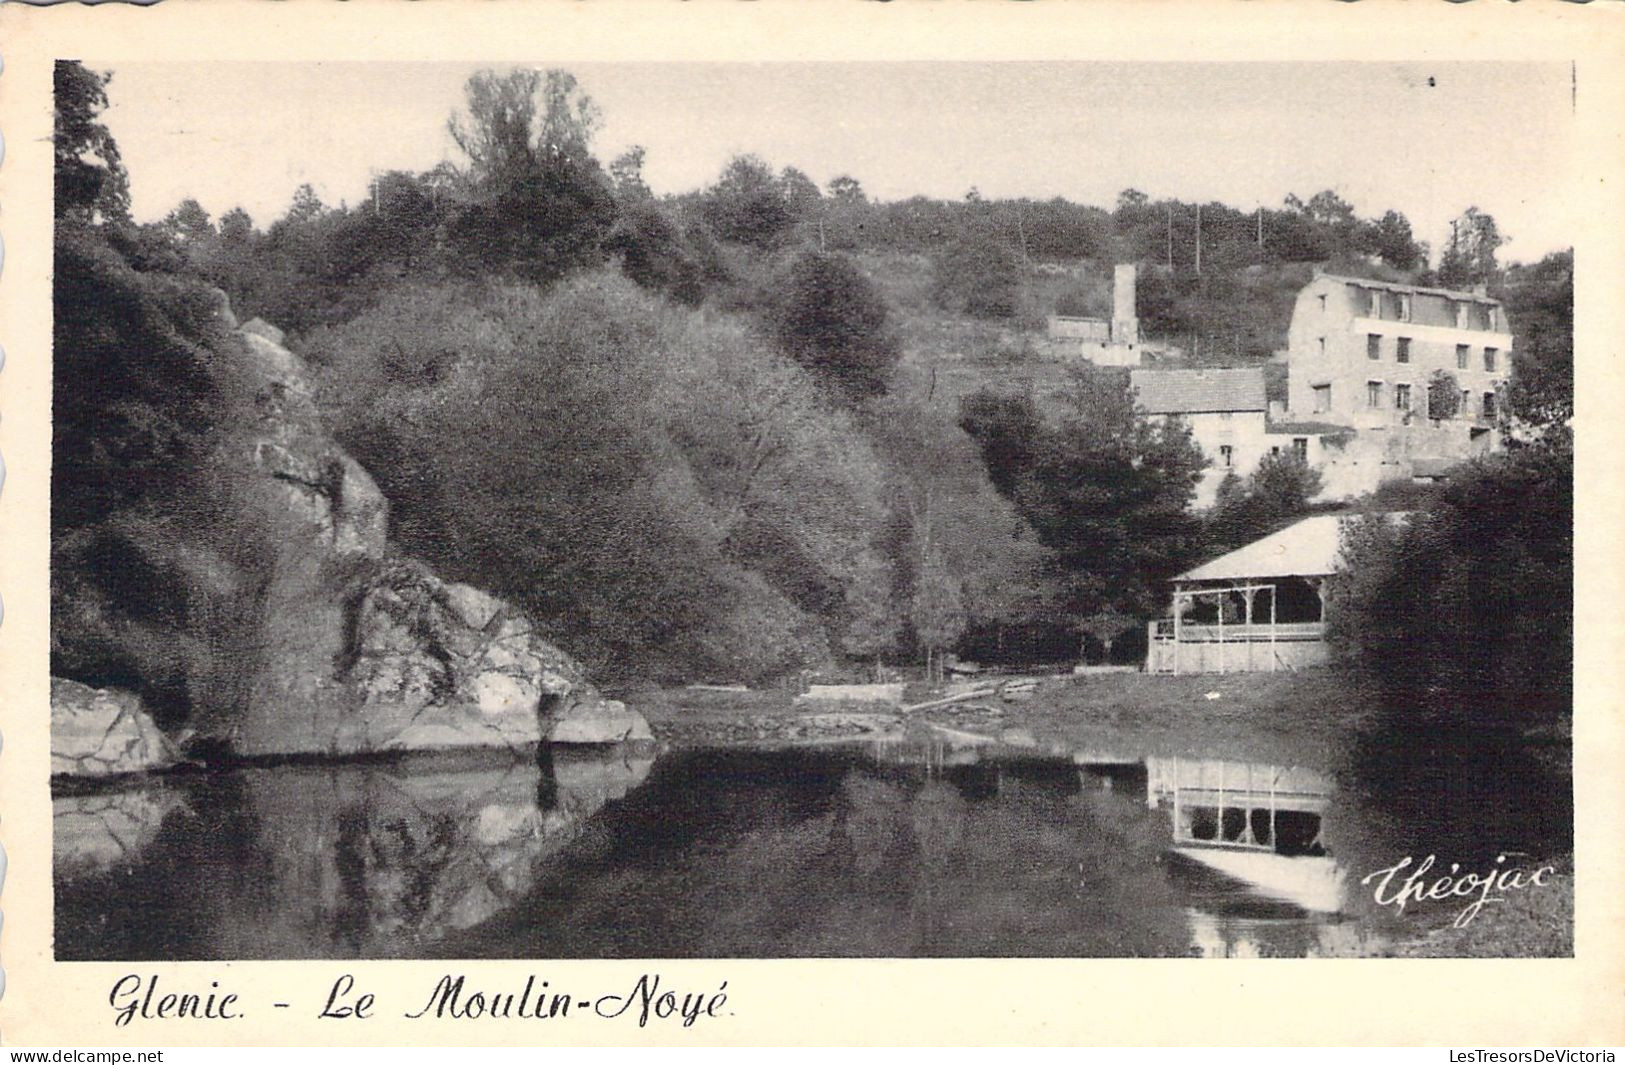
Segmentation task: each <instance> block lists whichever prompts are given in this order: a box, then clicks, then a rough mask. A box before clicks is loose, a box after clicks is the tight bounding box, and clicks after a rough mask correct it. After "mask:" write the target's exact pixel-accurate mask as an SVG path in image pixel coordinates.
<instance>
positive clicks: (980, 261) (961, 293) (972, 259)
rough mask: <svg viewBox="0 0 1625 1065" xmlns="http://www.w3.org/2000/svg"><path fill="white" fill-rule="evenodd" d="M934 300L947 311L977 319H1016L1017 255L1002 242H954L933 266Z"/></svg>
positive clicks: (944, 250)
mask: <svg viewBox="0 0 1625 1065" xmlns="http://www.w3.org/2000/svg"><path fill="white" fill-rule="evenodd" d="M932 273H933V286H932V297H933V298H934V299H935V300H936V302H937V304H938V305H939V306H941V307H943V308H944V309H946V310H950V311H955V312H958V313H962V314H969V315H972V316H973V317H977V318H1013V317H1015V314H1016V311H1017V309H1018V307H1019V305H1020V291H1019V288H1018V286H1017V279H1018V278H1019V276H1020V266H1019V265H1018V264H1017V262H1016V256H1015V253H1014V252H1012V251H1011V250H1010V247H1009V246H1008V245H1006V244H1004V243H1002V242H1000V241H996V240H993V239H990V238H985V237H984V238H967V239H964V240H959V241H955V242H954V243H952V244H950V245H949V246H948V247H946V248H944V249H943V250H942V251H941V252H940V253H938V254H937V256H936V257H935V259H934V261H933V263H932Z"/></svg>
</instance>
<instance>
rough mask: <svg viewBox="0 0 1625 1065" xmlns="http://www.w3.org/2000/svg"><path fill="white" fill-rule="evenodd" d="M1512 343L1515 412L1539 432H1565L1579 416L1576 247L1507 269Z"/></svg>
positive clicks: (1511, 400) (1511, 398) (1510, 398)
mask: <svg viewBox="0 0 1625 1065" xmlns="http://www.w3.org/2000/svg"><path fill="white" fill-rule="evenodd" d="M1506 310H1507V317H1508V318H1510V319H1511V321H1512V327H1513V329H1515V330H1516V331H1517V342H1516V343H1515V344H1514V345H1513V354H1512V386H1511V388H1510V390H1509V392H1508V396H1507V399H1508V403H1509V404H1510V406H1511V413H1512V415H1513V417H1515V418H1517V419H1518V420H1519V421H1520V422H1523V423H1524V424H1525V425H1528V426H1530V427H1532V428H1533V429H1534V432H1535V434H1536V435H1537V436H1539V435H1547V434H1551V433H1555V432H1561V431H1563V429H1564V428H1565V427H1566V426H1567V425H1568V422H1569V419H1571V418H1572V417H1573V416H1574V252H1573V251H1572V250H1566V251H1559V252H1553V253H1552V254H1550V255H1548V256H1546V257H1545V258H1544V259H1542V260H1541V261H1540V262H1538V263H1535V264H1534V265H1532V266H1516V267H1513V268H1512V269H1511V270H1509V271H1508V272H1507V279H1506Z"/></svg>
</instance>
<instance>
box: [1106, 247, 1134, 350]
mask: <svg viewBox="0 0 1625 1065" xmlns="http://www.w3.org/2000/svg"><path fill="white" fill-rule="evenodd" d="M1112 342H1113V343H1115V344H1138V343H1139V342H1140V317H1139V314H1138V313H1136V311H1135V300H1134V264H1133V263H1118V264H1117V269H1116V271H1115V272H1114V274H1113V276H1112Z"/></svg>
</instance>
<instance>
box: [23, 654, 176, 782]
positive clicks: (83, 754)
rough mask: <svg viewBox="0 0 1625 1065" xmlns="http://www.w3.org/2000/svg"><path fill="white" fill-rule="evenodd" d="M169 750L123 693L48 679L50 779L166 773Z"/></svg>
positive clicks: (170, 763) (172, 753)
mask: <svg viewBox="0 0 1625 1065" xmlns="http://www.w3.org/2000/svg"><path fill="white" fill-rule="evenodd" d="M177 761H179V756H178V754H177V753H176V751H175V748H174V747H173V746H172V745H171V744H170V742H169V741H168V740H167V739H166V738H165V737H164V734H163V732H161V731H160V730H159V728H158V726H157V725H156V724H155V723H154V722H153V720H152V718H151V717H149V716H148V715H147V713H146V712H145V711H144V710H142V708H141V700H140V699H138V698H137V697H136V696H134V695H132V694H130V693H129V692H121V691H108V690H105V689H98V688H92V687H90V686H88V685H85V684H80V683H78V682H76V681H71V680H61V679H59V678H55V677H53V678H52V679H51V773H52V775H53V776H55V775H59V774H61V775H66V776H76V777H107V776H117V775H119V774H121V773H144V772H148V771H150V770H155V769H167V768H169V767H170V766H173V765H174V764H175V763H176V762H177Z"/></svg>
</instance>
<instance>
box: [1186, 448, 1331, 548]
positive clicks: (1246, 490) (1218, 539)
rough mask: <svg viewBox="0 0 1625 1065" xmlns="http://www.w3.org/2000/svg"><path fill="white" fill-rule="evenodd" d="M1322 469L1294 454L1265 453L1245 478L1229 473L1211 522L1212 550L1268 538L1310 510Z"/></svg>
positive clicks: (1208, 536) (1208, 533) (1207, 534)
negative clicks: (1317, 468) (1319, 469)
mask: <svg viewBox="0 0 1625 1065" xmlns="http://www.w3.org/2000/svg"><path fill="white" fill-rule="evenodd" d="M1320 489H1321V478H1320V473H1319V471H1317V470H1316V469H1315V468H1314V467H1312V466H1310V465H1309V464H1308V463H1307V462H1305V461H1304V460H1303V459H1301V458H1299V457H1298V456H1297V455H1296V454H1294V453H1292V452H1286V451H1281V452H1272V453H1271V454H1268V455H1265V456H1264V458H1263V459H1262V460H1261V461H1260V462H1259V464H1258V466H1257V468H1256V469H1254V470H1253V472H1252V473H1251V474H1249V475H1248V476H1247V477H1246V478H1245V479H1239V478H1235V477H1234V476H1233V475H1232V476H1231V477H1226V478H1225V481H1224V483H1223V484H1221V485H1220V486H1219V493H1218V496H1217V498H1216V500H1215V502H1214V506H1213V509H1212V511H1211V512H1210V513H1209V514H1208V516H1207V520H1206V528H1205V530H1204V532H1205V539H1206V540H1207V542H1208V545H1209V547H1210V548H1211V549H1213V550H1216V551H1218V550H1226V551H1227V550H1232V549H1234V548H1237V547H1240V546H1241V545H1243V544H1249V543H1252V542H1253V541H1254V540H1257V539H1259V538H1260V537H1263V536H1267V535H1269V534H1270V533H1272V532H1274V531H1275V530H1277V529H1279V528H1281V527H1282V526H1284V525H1287V524H1289V523H1290V522H1292V521H1294V520H1295V519H1297V518H1299V517H1302V516H1303V515H1304V514H1306V513H1308V511H1309V504H1310V501H1311V500H1312V499H1314V497H1315V496H1317V495H1319V494H1320Z"/></svg>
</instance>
